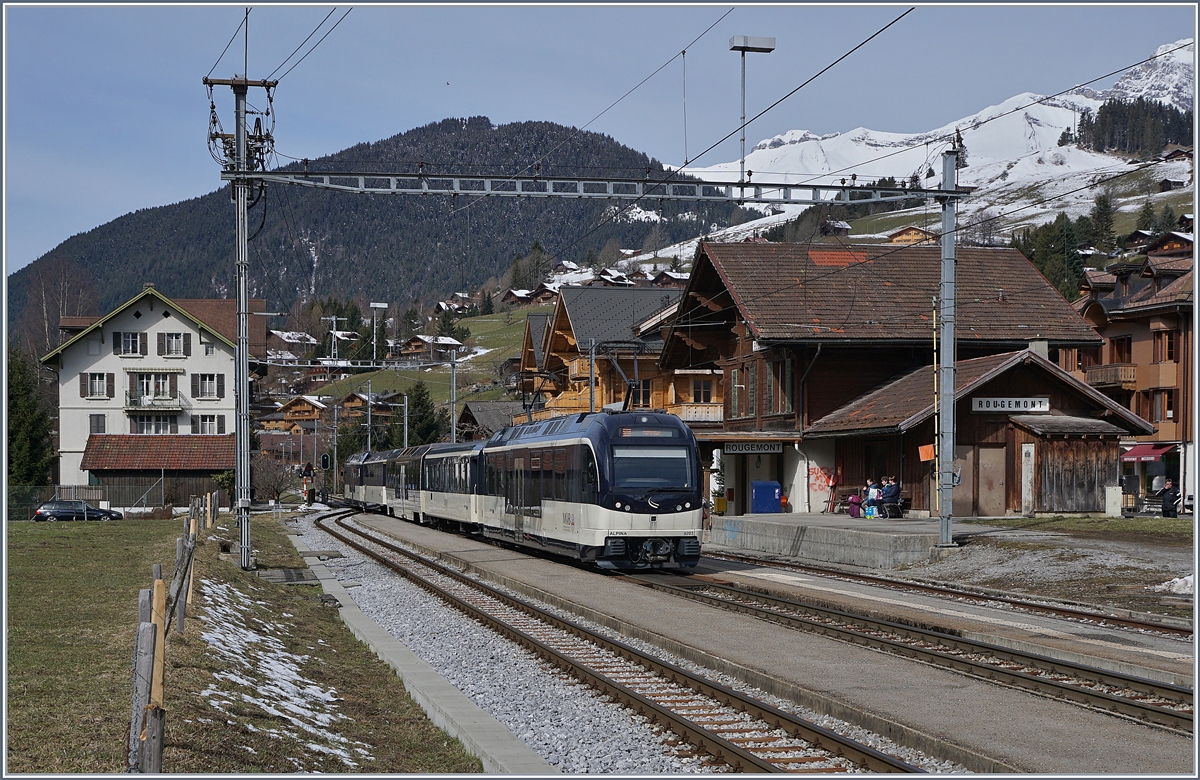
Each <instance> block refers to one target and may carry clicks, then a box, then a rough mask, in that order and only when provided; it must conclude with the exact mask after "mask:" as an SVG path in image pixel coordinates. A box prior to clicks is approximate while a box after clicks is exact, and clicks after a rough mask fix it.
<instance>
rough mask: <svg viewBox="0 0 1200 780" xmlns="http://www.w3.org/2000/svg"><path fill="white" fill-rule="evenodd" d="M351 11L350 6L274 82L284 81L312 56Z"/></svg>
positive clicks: (352, 7) (352, 8)
mask: <svg viewBox="0 0 1200 780" xmlns="http://www.w3.org/2000/svg"><path fill="white" fill-rule="evenodd" d="M353 10H354V6H351V7H350V8H347V9H346V13H344V14H342V18H341V19H338V20H337V21H336V22H334V25H333V27H330V28H329V32H327V33H325V34H324V35H322V36H321V40H319V41H317V42H316V43H314V44H313V45H312V48H311V49H309V50H308V51H306V52H305V53H304V56H303V57H301V58H300V59H298V60H296V64H295V65H293V66H292V67H290V68H288V69H287V70H286V71H284V74H283V75H282V76H280V77H279V78H278V79H276V81H277V82H278V81H283V80H284V79H285V78H286V77H287V74H289V73H291V72H292V71H293V70H295V69H296V66H297V65H299V64H300V63H302V62H304V60H305V58H307V57H308V55H310V54H312V53H313V52H314V51H316V49H317V47H318V46H320V45H321V42H322V41H324V40H325V39H326V38H328V37H329V33H331V32H333V31H334V30H336V29H337V28H338V25H339V24H341V23H342V22H343V21H345V20H346V17H347V16H349V15H350V12H351V11H353ZM321 24H324V22H322V23H321ZM303 45H304V44H301V46H303ZM288 59H291V57H289V58H288ZM285 62H286V60H285ZM280 67H282V66H280ZM276 70H278V68H276Z"/></svg>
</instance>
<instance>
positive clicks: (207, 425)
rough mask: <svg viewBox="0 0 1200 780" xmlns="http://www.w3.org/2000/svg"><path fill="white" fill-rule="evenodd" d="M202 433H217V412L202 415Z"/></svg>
mask: <svg viewBox="0 0 1200 780" xmlns="http://www.w3.org/2000/svg"><path fill="white" fill-rule="evenodd" d="M200 433H202V434H206V435H211V436H215V435H216V433H217V416H216V415H215V414H202V415H200Z"/></svg>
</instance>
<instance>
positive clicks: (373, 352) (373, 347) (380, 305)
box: [371, 303, 388, 363]
mask: <svg viewBox="0 0 1200 780" xmlns="http://www.w3.org/2000/svg"><path fill="white" fill-rule="evenodd" d="M387 307H388V305H387V304H386V303H372V304H371V362H372V363H374V362H375V361H376V360H378V359H379V357H378V354H377V349H376V342H378V341H379V338H378V333H379V331H378V330H377V328H376V325H375V313H376V312H377V311H379V310H380V309H383V310H387Z"/></svg>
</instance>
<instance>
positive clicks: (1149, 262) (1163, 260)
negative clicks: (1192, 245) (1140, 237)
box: [1142, 255, 1193, 276]
mask: <svg viewBox="0 0 1200 780" xmlns="http://www.w3.org/2000/svg"><path fill="white" fill-rule="evenodd" d="M1192 262H1193V260H1192V256H1191V255H1187V256H1184V257H1164V256H1162V255H1151V256H1150V257H1147V258H1146V264H1145V266H1143V268H1142V276H1154V275H1156V274H1184V273H1187V272H1188V271H1190V270H1192Z"/></svg>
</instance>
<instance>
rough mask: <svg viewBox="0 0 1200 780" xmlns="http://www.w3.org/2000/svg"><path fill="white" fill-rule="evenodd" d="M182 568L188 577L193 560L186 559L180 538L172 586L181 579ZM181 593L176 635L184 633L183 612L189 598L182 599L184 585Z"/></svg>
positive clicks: (176, 546) (176, 551)
mask: <svg viewBox="0 0 1200 780" xmlns="http://www.w3.org/2000/svg"><path fill="white" fill-rule="evenodd" d="M181 566H182V567H183V571H184V574H183V576H187V574H186V572H187V569H189V568H191V560H190V556H189V557H188V558H185V557H184V554H183V539H182V538H179V539H176V540H175V574H174V576H172V577H171V584H172V585H173V584H175V583H174V581H175V580H176V579H178V578H180V567H181ZM172 590H174V588H172ZM179 593H180V595H177V596H176V597H175V633H177V634H182V633H183V610H184V607H185V605H186V604H187V598H181V597H180V596H181V595H182V583H181V584H180V591H179Z"/></svg>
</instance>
